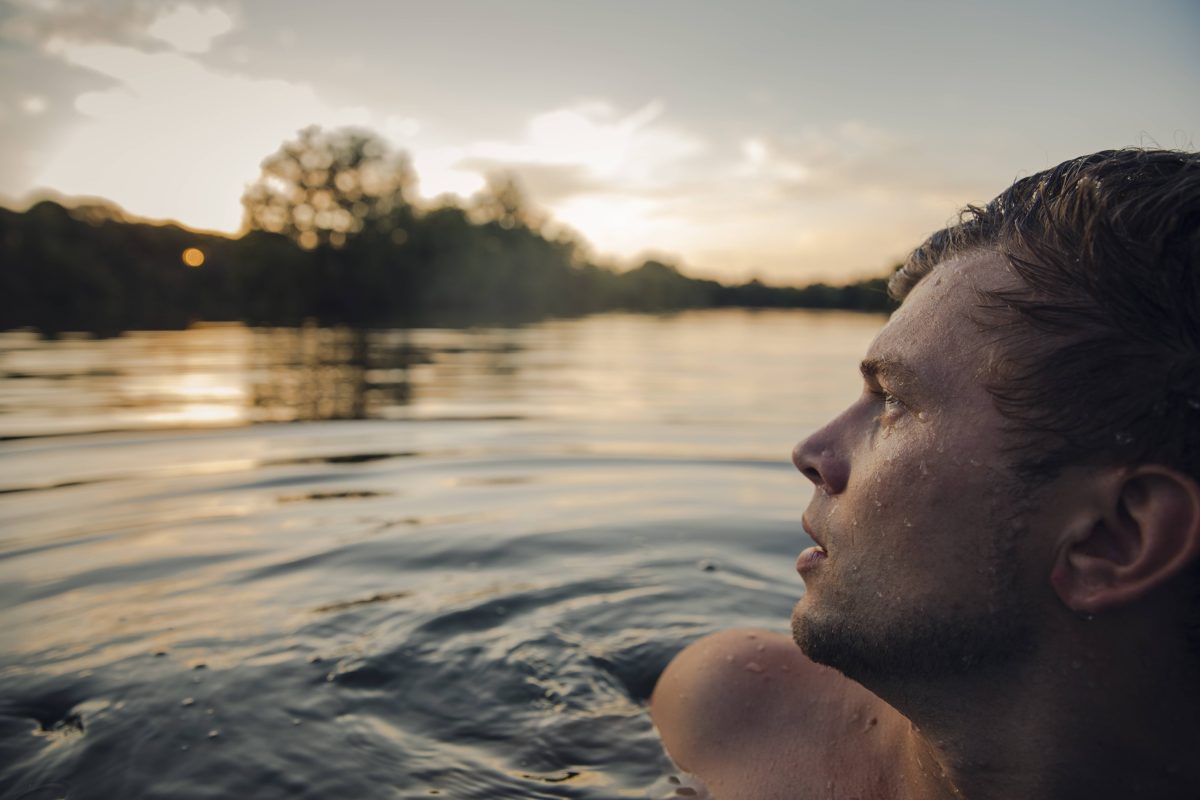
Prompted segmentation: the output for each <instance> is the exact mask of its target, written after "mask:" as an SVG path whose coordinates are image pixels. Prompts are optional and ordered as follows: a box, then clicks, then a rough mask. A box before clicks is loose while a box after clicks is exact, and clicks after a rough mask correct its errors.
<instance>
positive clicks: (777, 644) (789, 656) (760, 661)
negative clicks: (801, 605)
mask: <svg viewBox="0 0 1200 800" xmlns="http://www.w3.org/2000/svg"><path fill="white" fill-rule="evenodd" d="M651 714H652V716H653V718H654V723H655V725H656V726H657V727H658V729H659V733H660V734H661V736H662V739H663V744H664V745H665V746H666V748H667V752H668V753H670V754H671V757H672V758H673V759H674V760H675V762H676V763H677V764H678V765H679V766H680V767H682V768H683V769H685V770H687V771H688V772H691V773H693V774H696V775H698V776H699V777H700V778H701V779H702V780H704V781H705V783H706V784H708V786H709V787H710V788H711V789H712V790H713V792H714V794H715V795H716V796H717V797H718V798H722V800H724V798H736V797H743V796H744V797H757V798H767V797H776V796H778V797H784V796H787V797H805V796H808V795H807V794H806V793H805V791H804V787H808V788H811V789H812V790H813V792H814V794H813V796H825V795H826V793H827V787H828V785H829V784H830V781H833V782H835V783H837V785H838V786H839V787H843V788H848V787H846V783H847V779H850V782H852V783H857V782H858V781H859V780H862V781H864V782H866V783H874V782H875V781H873V780H871V776H872V775H878V774H880V772H881V770H880V769H879V767H880V766H881V764H882V758H883V756H882V753H883V752H885V751H886V747H884V746H881V743H880V741H879V739H880V730H881V729H882V728H891V727H892V726H891V725H889V724H887V723H890V722H893V721H894V719H895V718H896V717H898V716H899V715H898V714H896V712H895V711H894V710H892V709H891V708H890V707H888V706H886V705H885V704H883V703H882V701H880V700H879V699H878V698H877V697H875V695H873V694H871V693H870V692H868V691H867V690H865V689H863V688H862V687H861V686H859V685H858V684H856V683H854V682H853V681H850V680H848V679H846V678H845V677H843V676H842V675H841V674H840V673H838V672H836V671H834V670H831V669H829V668H827V667H823V666H820V665H818V664H815V663H813V662H812V661H810V660H809V659H808V658H807V657H806V656H805V655H804V654H803V653H801V652H800V649H799V648H798V647H797V646H796V644H795V643H794V642H793V641H792V640H791V638H790V637H787V636H783V635H781V634H778V633H773V632H768V631H762V630H747V629H740V630H731V631H722V632H721V633H716V634H713V635H711V636H707V637H705V638H703V639H701V640H699V641H697V642H695V643H694V644H692V645H690V646H689V647H687V648H685V649H684V650H683V651H682V652H681V653H680V654H679V655H678V656H676V657H675V659H674V660H673V661H672V662H671V663H670V665H668V667H667V669H666V670H665V671H664V672H663V674H662V676H661V677H660V678H659V681H658V685H657V686H656V687H655V689H654V695H653V697H652V699H651ZM881 722H882V723H884V724H883V725H881V724H880V723H881ZM798 784H799V785H798ZM861 788H862V789H863V793H864V796H870V795H872V794H874V792H872V791H871V788H873V787H871V786H867V785H865V783H864V785H863V786H862V787H861Z"/></svg>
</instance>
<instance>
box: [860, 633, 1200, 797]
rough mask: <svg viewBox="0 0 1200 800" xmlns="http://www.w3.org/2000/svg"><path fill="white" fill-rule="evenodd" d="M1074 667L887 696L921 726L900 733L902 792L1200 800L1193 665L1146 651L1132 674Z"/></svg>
mask: <svg viewBox="0 0 1200 800" xmlns="http://www.w3.org/2000/svg"><path fill="white" fill-rule="evenodd" d="M1158 642H1159V646H1160V647H1161V642H1162V639H1159V640H1158ZM1152 652H1153V651H1150V650H1142V651H1141V653H1142V654H1150V653H1152ZM1064 655H1066V656H1067V657H1066V658H1065V660H1061V659H1058V658H1056V659H1054V660H1051V661H1047V660H1044V659H1043V660H1035V661H1031V662H1029V663H1028V664H1026V665H1024V666H1023V667H1022V668H1021V669H1019V670H1010V671H1007V672H1005V673H1004V674H1003V675H1000V674H996V675H990V676H980V675H972V676H969V677H956V678H951V679H946V680H940V681H937V682H936V683H931V684H930V685H919V686H915V687H914V686H912V685H907V686H904V687H896V686H883V687H880V690H879V691H877V694H879V695H880V697H882V698H883V699H884V700H885V702H887V703H889V704H890V705H891V706H892V707H893V708H895V709H896V710H898V711H899V712H900V713H901V714H902V715H904V717H906V718H907V720H908V721H909V723H910V724H909V725H908V726H907V729H906V730H905V729H902V730H901V731H900V739H901V742H902V746H901V754H900V759H901V770H900V779H901V787H902V790H903V791H905V793H906V794H907V795H908V796H911V797H912V798H963V799H964V800H993V798H995V799H996V800H1001V799H1002V798H1003V799H1007V798H1013V797H1021V798H1025V800H1039V799H1040V798H1047V800H1049V799H1050V798H1053V800H1064V798H1076V797H1078V798H1081V800H1082V798H1088V799H1089V800H1099V798H1107V797H1113V798H1125V797H1130V796H1136V797H1143V796H1144V797H1155V798H1162V800H1168V799H1169V798H1176V797H1178V798H1188V799H1189V800H1190V799H1191V798H1195V797H1200V764H1198V763H1197V759H1196V757H1195V754H1196V753H1197V752H1200V723H1198V722H1197V720H1198V719H1200V681H1198V680H1197V678H1196V675H1195V673H1194V672H1192V671H1190V670H1191V667H1190V665H1189V666H1188V667H1184V666H1182V665H1181V664H1180V663H1179V662H1174V663H1171V664H1167V663H1164V660H1163V659H1161V658H1155V657H1154V656H1153V655H1148V656H1143V655H1141V654H1139V653H1137V652H1136V651H1134V652H1132V653H1131V654H1130V655H1129V656H1128V657H1125V658H1123V659H1122V663H1120V664H1116V663H1113V662H1109V663H1098V662H1097V660H1096V659H1095V658H1092V657H1089V653H1088V651H1087V650H1086V649H1080V650H1079V651H1078V652H1073V653H1065V654H1064ZM1051 664H1052V665H1053V666H1051ZM871 688H873V689H874V687H871Z"/></svg>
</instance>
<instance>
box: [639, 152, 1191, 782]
mask: <svg viewBox="0 0 1200 800" xmlns="http://www.w3.org/2000/svg"><path fill="white" fill-rule="evenodd" d="M889 288H890V291H891V292H892V294H893V295H894V296H895V297H896V298H897V299H899V300H901V301H902V302H901V306H900V307H899V309H898V310H897V311H896V312H895V313H894V314H893V315H892V317H891V319H890V320H889V322H888V324H887V325H886V327H884V329H883V330H882V331H881V332H880V333H879V335H878V336H877V337H876V339H875V341H874V342H873V343H872V344H871V346H870V348H869V350H868V352H867V354H866V358H865V360H864V361H863V362H862V375H863V392H862V395H861V396H860V397H859V398H858V399H857V400H855V401H854V403H853V404H852V405H850V407H849V408H847V409H846V410H845V411H844V412H843V413H842V414H841V415H840V416H838V417H837V418H836V419H834V420H833V421H831V422H830V423H829V424H828V425H826V426H825V427H824V428H822V429H821V430H819V431H817V432H816V433H814V434H813V435H811V436H810V437H808V438H807V439H805V440H804V441H803V442H801V443H800V444H798V445H797V446H796V448H795V451H794V452H793V454H792V459H793V461H794V462H795V464H796V467H797V468H798V469H799V470H800V471H801V472H802V473H803V474H804V476H805V477H807V478H808V479H809V480H811V481H812V483H813V484H814V485H815V487H816V489H815V491H814V493H813V498H812V501H811V503H810V504H809V506H808V509H807V511H806V512H805V514H804V517H803V526H804V529H805V531H807V532H808V533H809V535H810V536H811V537H812V539H813V541H814V542H816V546H815V547H811V548H808V549H807V550H805V551H804V552H802V553H801V554H800V557H799V559H798V561H797V569H798V571H799V572H800V574H801V576H802V577H803V579H804V583H805V587H806V589H805V594H804V596H803V598H802V599H801V600H800V602H799V603H798V604H797V606H796V609H795V612H794V614H793V618H792V638H791V639H789V638H788V637H785V636H780V635H778V634H774V633H769V632H766V631H730V632H725V633H720V634H716V635H714V636H710V637H708V638H706V639H703V640H701V641H699V642H697V643H695V644H693V645H692V646H690V647H688V648H687V649H686V650H684V651H683V652H682V653H681V654H680V655H679V656H677V657H676V659H675V660H674V661H673V662H672V663H671V664H670V666H668V668H667V669H666V671H665V672H664V673H663V676H662V677H661V679H660V680H659V683H658V686H657V687H656V689H655V693H654V697H653V701H652V710H653V715H654V720H655V722H656V724H657V725H658V727H659V730H660V731H661V733H662V737H663V741H664V743H665V745H666V747H667V750H668V751H669V752H670V754H671V755H672V756H673V758H674V759H675V760H676V762H677V763H678V764H679V765H680V766H681V767H682V768H683V769H685V770H688V771H690V772H692V773H694V774H695V775H697V776H698V777H699V778H700V779H701V780H702V781H703V782H704V783H705V784H706V785H707V786H708V788H709V789H710V790H711V792H712V794H713V796H714V797H716V798H719V800H731V799H733V798H753V799H754V800H769V799H770V798H825V797H836V798H863V800H867V799H868V798H888V800H910V799H911V800H918V799H919V800H930V799H932V798H968V800H990V799H991V798H1004V799H1005V800H1017V799H1019V800H1039V799H1040V798H1056V800H1057V799H1061V798H1088V799H1089V800H1096V799H1097V798H1109V797H1111V798H1123V799H1124V798H1155V800H1166V799H1168V798H1187V800H1195V798H1200V636H1197V634H1198V633H1200V624H1198V623H1200V154H1189V153H1177V152H1165V151H1141V150H1122V151H1108V152H1102V153H1096V154H1094V155H1090V156H1085V157H1082V158H1078V159H1074V160H1072V161H1068V162H1066V163H1064V164H1061V165H1059V166H1057V167H1055V168H1053V169H1051V170H1047V171H1046V172H1043V173H1040V174H1038V175H1034V176H1032V177H1030V178H1026V179H1024V180H1020V181H1018V182H1017V183H1016V184H1014V185H1013V186H1012V187H1011V188H1009V189H1008V190H1007V191H1005V192H1004V193H1003V194H1001V195H1000V196H999V197H997V198H996V199H995V200H993V201H992V202H991V203H989V204H988V205H987V206H986V207H984V208H977V207H968V208H967V209H966V210H965V211H964V212H963V214H962V215H961V216H960V220H959V222H958V224H956V225H954V226H952V227H950V228H947V229H946V230H943V231H940V232H938V233H936V234H934V235H933V236H931V237H930V238H929V239H928V240H927V241H926V242H925V244H923V245H922V246H921V247H920V248H918V249H917V250H916V251H915V252H914V253H913V254H912V255H911V256H910V257H909V259H908V261H907V263H906V264H905V265H904V267H902V268H901V269H900V270H899V271H898V272H897V273H896V275H895V276H894V277H893V278H892V281H891V284H890V287H889ZM793 639H794V641H793ZM796 644H799V648H797V647H796Z"/></svg>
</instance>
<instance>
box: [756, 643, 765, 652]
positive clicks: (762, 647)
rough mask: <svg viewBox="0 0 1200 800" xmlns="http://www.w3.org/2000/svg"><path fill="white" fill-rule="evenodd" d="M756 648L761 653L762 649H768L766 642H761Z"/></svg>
mask: <svg viewBox="0 0 1200 800" xmlns="http://www.w3.org/2000/svg"><path fill="white" fill-rule="evenodd" d="M754 649H755V650H757V651H758V652H760V653H761V652H762V651H764V650H766V649H767V646H766V645H765V644H760V645H759V646H758V647H756V648H754Z"/></svg>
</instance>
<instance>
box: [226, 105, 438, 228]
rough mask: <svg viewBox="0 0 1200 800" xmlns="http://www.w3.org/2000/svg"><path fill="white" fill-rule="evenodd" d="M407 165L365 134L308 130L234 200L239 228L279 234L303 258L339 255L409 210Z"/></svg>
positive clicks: (273, 158)
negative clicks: (241, 214) (322, 251)
mask: <svg viewBox="0 0 1200 800" xmlns="http://www.w3.org/2000/svg"><path fill="white" fill-rule="evenodd" d="M414 183H415V178H414V175H413V171H412V168H411V167H410V166H409V163H408V158H407V157H406V156H404V155H403V154H397V153H393V152H391V150H390V149H389V148H388V146H387V144H386V143H385V142H383V141H382V140H381V139H379V138H378V137H377V136H375V135H374V134H372V133H370V132H368V131H362V130H357V129H354V128H341V129H338V130H334V131H324V130H322V129H321V128H319V127H316V126H313V127H309V128H305V129H304V130H302V131H300V134H299V136H298V137H297V138H296V139H295V140H293V141H289V142H285V143H284V144H283V146H282V147H280V148H279V150H278V151H276V152H275V153H274V154H272V155H270V156H268V157H267V158H266V159H265V160H264V161H263V162H262V175H261V176H260V177H259V179H258V180H257V181H255V182H254V183H253V184H251V185H250V187H249V188H248V189H247V190H246V192H245V194H243V195H242V206H243V208H244V209H245V221H244V224H245V227H246V228H247V229H248V230H263V231H268V232H270V233H282V234H284V235H285V236H288V237H290V238H292V239H295V240H296V241H297V242H298V243H299V244H300V246H301V247H303V248H305V249H307V250H311V249H313V248H315V247H317V246H319V245H326V244H327V245H329V246H331V247H333V248H334V249H337V248H340V247H342V246H344V245H345V244H346V242H347V241H349V240H350V238H351V237H353V236H355V235H357V234H359V233H362V232H363V231H364V230H365V229H367V228H368V227H369V226H371V225H373V224H377V223H383V224H382V227H387V221H388V220H389V219H391V217H392V215H393V214H394V213H395V212H396V211H398V210H402V209H405V208H406V207H407V206H408V204H409V199H408V194H409V192H410V191H411V189H412V187H413V184H414Z"/></svg>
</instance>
